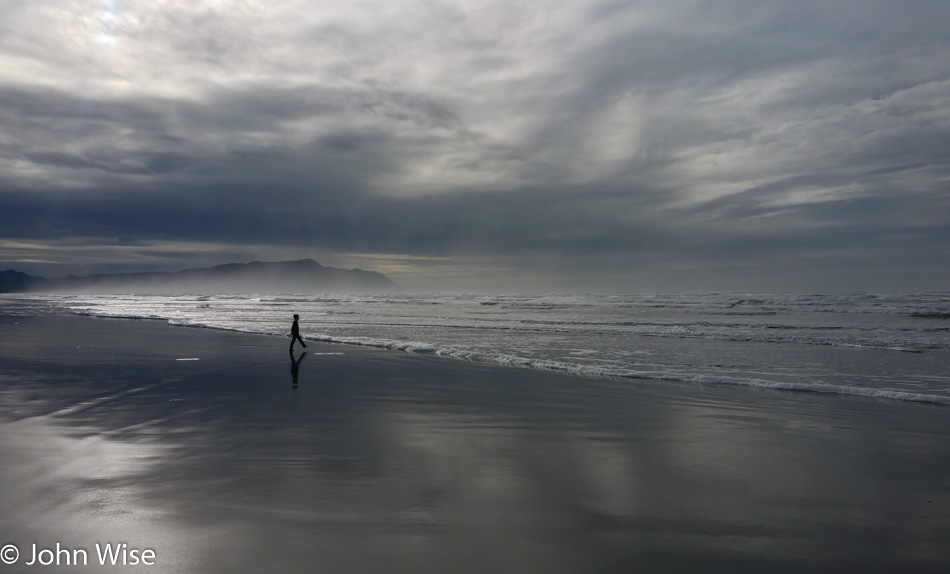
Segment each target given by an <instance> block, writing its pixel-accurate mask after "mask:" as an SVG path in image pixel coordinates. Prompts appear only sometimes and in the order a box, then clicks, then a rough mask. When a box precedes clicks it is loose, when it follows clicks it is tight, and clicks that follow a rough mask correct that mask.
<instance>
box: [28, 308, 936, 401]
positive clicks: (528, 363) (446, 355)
mask: <svg viewBox="0 0 950 574" xmlns="http://www.w3.org/2000/svg"><path fill="white" fill-rule="evenodd" d="M46 312H47V313H49V311H46ZM52 314H55V315H64V316H80V317H89V318H93V319H122V320H134V321H159V322H164V323H166V324H168V325H170V326H173V327H190V328H194V329H208V330H214V331H220V332H227V333H243V334H249V335H264V336H269V337H281V338H285V337H287V334H286V333H283V332H276V331H255V330H249V329H240V328H235V327H227V326H222V325H205V324H192V323H189V322H187V321H181V320H176V319H173V318H168V317H155V316H151V317H146V316H138V315H105V314H97V313H95V312H80V311H68V310H57V311H53V312H52ZM649 338H650V337H648V339H649ZM308 340H309V341H314V342H320V343H327V344H332V345H343V346H345V347H361V348H366V349H378V350H384V351H398V352H404V353H409V354H413V355H420V356H431V357H437V358H440V359H451V360H455V361H461V362H463V363H470V364H479V365H489V366H500V367H504V368H515V369H530V370H538V371H544V372H550V373H559V374H565V375H571V376H578V377H584V378H594V379H601V380H602V379H607V380H620V381H631V382H634V383H636V382H641V381H642V382H652V383H658V384H674V385H682V384H686V385H694V384H701V385H707V386H713V387H724V388H725V387H736V388H747V389H751V390H775V391H782V392H793V393H815V394H822V395H832V396H852V397H866V398H869V399H873V400H885V401H894V402H909V403H923V404H932V405H941V406H948V405H950V395H946V394H935V393H933V392H926V391H916V390H913V389H912V388H907V385H904V388H888V387H885V388H878V387H873V386H860V385H858V384H835V383H829V382H821V381H819V382H813V381H810V380H807V379H806V380H783V379H782V378H780V377H779V378H760V377H757V376H729V375H724V374H721V373H719V374H708V373H705V372H674V371H670V370H649V369H645V370H633V369H628V368H626V369H618V368H608V367H592V366H590V365H583V364H576V363H571V362H566V361H563V360H540V359H530V358H525V357H520V356H516V355H507V354H505V355H497V354H485V353H482V352H477V351H471V350H465V349H461V348H456V347H452V346H442V347H440V346H438V345H433V344H430V343H423V342H406V341H391V340H385V339H382V340H379V341H373V340H369V341H368V340H366V338H365V337H333V336H329V335H308ZM710 343H712V344H715V343H718V341H715V340H712V341H705V340H702V339H697V340H696V341H690V340H689V339H687V340H686V341H685V342H684V343H683V344H685V345H687V346H689V345H691V344H695V345H701V344H710ZM763 344H764V345H765V346H769V345H770V344H769V343H754V345H763ZM856 349H857V350H859V351H864V350H865V349H864V348H863V347H856ZM784 350H785V351H786V352H787V351H788V349H784ZM867 350H868V351H870V352H888V353H908V352H909V351H907V350H906V349H900V348H871V347H869V348H867ZM764 351H766V349H765V347H763V348H762V349H760V352H764ZM769 351H770V350H769ZM931 352H937V353H942V355H943V357H942V359H941V360H942V361H943V362H946V361H947V360H948V359H947V357H948V355H947V353H946V352H945V351H931ZM922 353H923V352H922V351H913V352H912V353H911V354H917V355H919V354H922Z"/></svg>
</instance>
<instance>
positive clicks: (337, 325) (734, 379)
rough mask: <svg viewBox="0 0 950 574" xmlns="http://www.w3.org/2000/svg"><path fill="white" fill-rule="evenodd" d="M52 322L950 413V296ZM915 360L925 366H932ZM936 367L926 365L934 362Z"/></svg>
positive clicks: (154, 304) (347, 309)
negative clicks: (918, 406)
mask: <svg viewBox="0 0 950 574" xmlns="http://www.w3.org/2000/svg"><path fill="white" fill-rule="evenodd" d="M0 301H2V304H3V309H4V310H5V312H8V313H14V314H16V313H20V314H31V313H34V312H38V311H41V310H43V309H48V310H55V311H62V310H68V311H70V312H73V313H79V314H84V315H92V316H101V317H122V318H140V319H141V318H145V319H161V320H164V321H167V322H169V323H171V324H174V325H183V326H191V327H205V328H214V329H226V330H231V331H241V332H250V333H261V334H266V335H287V333H288V332H289V319H288V317H290V315H292V314H293V313H299V314H300V315H301V317H302V319H301V329H302V332H303V335H304V337H305V338H306V339H313V340H320V341H325V342H330V343H337V344H347V345H361V346H368V347H375V348H380V349H388V350H394V351H403V352H411V353H421V354H428V355H435V356H438V357H445V358H451V359H455V360H463V361H471V362H478V363H486V364H495V365H503V366H508V367H519V368H532V369H544V370H550V371H557V372H564V373H573V374H578V375H583V376H595V377H614V378H626V379H642V380H645V379H649V380H658V381H680V382H689V383H701V384H717V385H739V386H748V387H759V388H770V389H780V390H790V391H800V392H817V393H834V394H840V395H861V396H867V397H874V398H884V399H892V400H900V401H915V402H929V403H936V404H947V403H948V401H950V375H948V373H950V358H948V357H950V321H947V319H946V317H948V316H950V296H948V295H947V294H913V295H894V294H881V295H868V294H842V295H738V294H717V293H708V294H657V295H636V294H608V295H596V294H585V295H572V294H534V295H532V294H529V295H524V294H507V295H506V294H501V295H491V296H486V295H467V294H452V295H431V294H424V295H418V294H416V295H412V294H409V295H399V294H387V295H365V294H363V295H345V294H342V295H334V294H320V295H302V294H289V295H262V294H243V295H242V294H236V295H206V294H195V295H180V296H158V295H108V296H106V295H98V296H97V295H42V296H40V295H30V296H16V297H11V296H4V297H3V298H2V299H0ZM913 357H921V359H920V360H918V359H913ZM924 359H925V360H924Z"/></svg>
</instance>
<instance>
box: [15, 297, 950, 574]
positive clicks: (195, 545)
mask: <svg viewBox="0 0 950 574" xmlns="http://www.w3.org/2000/svg"><path fill="white" fill-rule="evenodd" d="M288 327H289V325H288ZM288 342H289V340H288V339H281V338H276V337H263V336H256V335H246V334H237V333H222V332H215V331H210V330H202V329H188V328H182V327H172V326H168V325H165V324H163V323H158V322H149V321H131V320H104V319H91V318H84V317H56V316H41V317H0V484H2V489H0V544H3V545H6V544H14V545H16V546H17V548H18V550H19V553H20V556H19V558H18V561H17V563H16V564H14V565H4V564H0V574H2V573H3V572H68V571H90V572H176V573H205V572H209V573H210V572H214V573H218V572H220V573H242V572H255V573H256V572H321V573H338V572H339V573H344V572H345V573H364V572H365V573H383V572H385V573H412V574H425V573H438V574H447V573H467V572H472V573H475V572H477V573H485V572H490V573H496V574H497V573H502V572H518V573H531V572H539V573H551V574H556V573H561V572H577V573H592V572H643V573H649V572H697V573H699V572H702V573H710V572H737V573H756V574H760V573H777V572H809V573H812V572H835V573H838V572H861V573H874V572H901V573H906V572H935V573H936V572H950V409H948V408H946V407H939V406H932V405H920V404H910V403H896V402H886V401H877V400H866V399H858V398H848V397H837V396H823V395H815V394H798V393H787V392H775V391H754V390H749V389H737V388H722V387H702V386H692V385H678V384H668V383H650V382H635V381H608V380H591V379H584V378H579V377H571V376H564V375H558V374H552V373H545V372H539V371H529V370H518V369H504V368H493V367H486V366H479V365H472V364H466V363H461V362H455V361H450V360H443V359H438V358H434V357H422V356H413V355H408V354H402V353H394V352H383V351H376V350H370V349H362V348H357V347H348V346H332V345H321V344H311V345H310V347H309V348H308V349H307V351H309V352H308V353H307V355H306V356H305V357H304V359H303V360H302V362H300V364H299V366H298V368H297V373H296V376H295V375H294V374H293V371H294V367H293V362H292V360H291V358H290V356H289V355H288V353H287V349H286V346H287V344H288ZM298 356H299V350H298ZM182 359H197V360H182ZM107 543H111V544H118V543H125V544H127V547H126V548H127V549H131V548H136V549H139V550H142V549H151V550H153V551H154V553H155V565H154V566H142V565H139V566H129V565H127V566H121V565H117V566H114V567H112V566H109V567H107V568H102V567H100V566H99V559H98V557H97V551H96V545H97V544H99V545H104V544H107ZM33 544H36V545H37V549H38V550H42V549H44V548H47V549H52V550H53V551H55V550H56V549H57V544H59V549H60V550H64V552H63V553H60V554H59V555H58V560H59V562H60V563H59V565H57V564H55V563H54V564H50V565H48V566H40V565H39V564H34V565H32V566H28V565H27V564H26V562H28V561H30V560H31V559H32V553H33ZM66 550H68V551H69V552H66ZM77 550H85V552H86V555H87V557H88V560H87V564H88V567H86V568H81V567H76V566H74V565H72V564H70V565H69V566H67V565H66V564H65V562H64V561H63V557H66V556H67V555H68V556H70V557H77V558H78V559H81V558H82V554H81V553H77V552H76V551H77ZM70 552H71V554H70ZM11 553H12V551H11V550H9V549H8V548H5V549H4V554H3V557H4V558H8V557H10V556H12V554H11ZM51 556H53V552H50V553H48V554H45V555H44V557H45V558H47V559H48V558H50V557H51ZM130 560H131V558H130Z"/></svg>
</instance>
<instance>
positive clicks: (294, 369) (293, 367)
mask: <svg viewBox="0 0 950 574" xmlns="http://www.w3.org/2000/svg"><path fill="white" fill-rule="evenodd" d="M302 342H303V341H301V343H302ZM306 356H307V352H306V351H304V352H303V353H300V358H298V359H294V354H293V353H291V354H290V376H291V378H292V379H293V381H294V388H295V389H296V388H297V387H298V386H299V385H300V383H299V380H298V379H299V376H300V363H302V362H303V358H304V357H306Z"/></svg>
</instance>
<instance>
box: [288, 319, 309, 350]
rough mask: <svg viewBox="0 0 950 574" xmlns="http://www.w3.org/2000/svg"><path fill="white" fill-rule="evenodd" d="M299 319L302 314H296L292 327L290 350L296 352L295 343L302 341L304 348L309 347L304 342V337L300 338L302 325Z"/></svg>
mask: <svg viewBox="0 0 950 574" xmlns="http://www.w3.org/2000/svg"><path fill="white" fill-rule="evenodd" d="M297 319H300V315H297V314H296V313H295V314H294V325H293V326H292V327H291V328H290V352H291V353H293V352H294V343H296V342H297V341H300V344H301V345H303V348H304V349H306V348H307V344H306V343H304V342H303V339H301V338H300V325H298V324H297Z"/></svg>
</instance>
